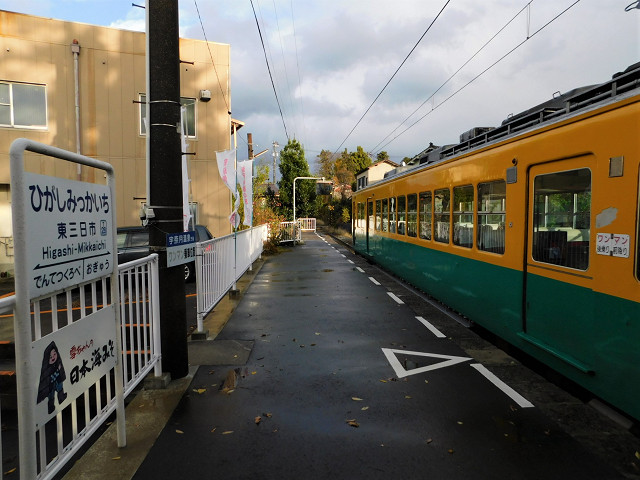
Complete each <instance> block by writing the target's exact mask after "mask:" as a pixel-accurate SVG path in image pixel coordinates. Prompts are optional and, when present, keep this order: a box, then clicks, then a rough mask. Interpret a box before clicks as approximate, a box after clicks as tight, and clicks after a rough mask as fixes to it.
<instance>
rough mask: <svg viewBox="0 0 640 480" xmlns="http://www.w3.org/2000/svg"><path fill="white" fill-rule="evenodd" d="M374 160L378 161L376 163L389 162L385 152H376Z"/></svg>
mask: <svg viewBox="0 0 640 480" xmlns="http://www.w3.org/2000/svg"><path fill="white" fill-rule="evenodd" d="M376 159H377V160H378V162H382V161H384V160H389V154H388V153H387V152H385V151H382V152H378V155H376Z"/></svg>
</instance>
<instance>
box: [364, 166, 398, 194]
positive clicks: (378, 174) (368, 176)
mask: <svg viewBox="0 0 640 480" xmlns="http://www.w3.org/2000/svg"><path fill="white" fill-rule="evenodd" d="M397 167H398V164H397V163H395V162H392V161H391V160H380V161H378V162H375V163H373V164H371V165H369V166H368V167H367V168H364V169H362V170H360V171H359V172H358V173H356V186H357V188H356V190H360V189H362V188H364V187H366V186H367V185H370V184H372V183H376V182H379V181H380V180H382V179H383V178H384V174H385V173H387V172H388V171H389V170H393V169H394V168H397Z"/></svg>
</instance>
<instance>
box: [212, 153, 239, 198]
mask: <svg viewBox="0 0 640 480" xmlns="http://www.w3.org/2000/svg"><path fill="white" fill-rule="evenodd" d="M216 159H217V160H218V171H219V172H220V177H221V178H222V181H223V182H224V184H225V185H226V186H227V188H228V189H229V190H231V193H232V194H233V196H235V197H236V198H237V197H238V188H237V187H236V149H235V148H234V149H231V150H224V151H222V152H216Z"/></svg>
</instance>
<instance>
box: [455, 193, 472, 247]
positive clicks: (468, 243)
mask: <svg viewBox="0 0 640 480" xmlns="http://www.w3.org/2000/svg"><path fill="white" fill-rule="evenodd" d="M453 208H454V210H453V244H454V245H459V246H460V247H467V248H471V247H473V185H465V186H463V187H454V188H453Z"/></svg>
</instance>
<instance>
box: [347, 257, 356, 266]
mask: <svg viewBox="0 0 640 480" xmlns="http://www.w3.org/2000/svg"><path fill="white" fill-rule="evenodd" d="M347 262H349V263H351V264H353V265H355V263H353V260H349V259H348V258H347Z"/></svg>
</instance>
